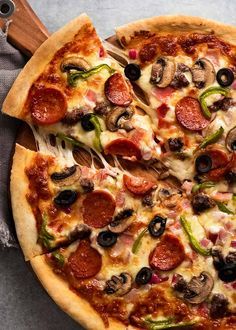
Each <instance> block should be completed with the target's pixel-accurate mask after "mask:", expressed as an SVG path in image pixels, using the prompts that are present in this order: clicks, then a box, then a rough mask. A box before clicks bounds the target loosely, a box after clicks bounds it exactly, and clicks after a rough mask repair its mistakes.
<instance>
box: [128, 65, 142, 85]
mask: <svg viewBox="0 0 236 330" xmlns="http://www.w3.org/2000/svg"><path fill="white" fill-rule="evenodd" d="M125 75H126V77H127V78H128V79H129V80H131V81H135V80H138V79H139V78H140V76H141V70H140V67H139V65H138V64H134V63H130V64H127V65H126V67H125Z"/></svg>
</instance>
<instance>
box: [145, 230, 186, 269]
mask: <svg viewBox="0 0 236 330" xmlns="http://www.w3.org/2000/svg"><path fill="white" fill-rule="evenodd" d="M184 258H185V252H184V246H183V244H182V243H181V241H180V240H179V239H178V237H176V236H174V235H172V234H165V235H164V236H163V237H162V239H161V241H160V242H159V243H157V245H156V247H155V249H154V250H153V251H152V252H151V253H150V255H149V264H150V267H151V268H153V269H156V270H162V271H167V270H172V269H174V268H176V267H178V266H179V265H180V264H181V263H182V262H183V261H184Z"/></svg>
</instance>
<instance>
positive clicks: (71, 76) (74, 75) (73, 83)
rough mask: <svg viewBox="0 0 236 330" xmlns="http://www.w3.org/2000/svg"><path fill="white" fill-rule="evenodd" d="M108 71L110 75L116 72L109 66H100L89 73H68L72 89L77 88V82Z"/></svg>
mask: <svg viewBox="0 0 236 330" xmlns="http://www.w3.org/2000/svg"><path fill="white" fill-rule="evenodd" d="M104 69H106V70H107V71H108V72H109V73H110V74H112V73H114V72H115V70H114V69H112V68H111V67H110V66H109V65H108V64H99V65H97V66H95V67H94V68H92V69H90V70H88V71H79V72H69V73H68V77H67V79H68V84H69V85H70V86H72V87H75V86H76V83H77V80H79V79H87V78H88V77H90V76H92V75H93V74H96V73H99V72H100V71H102V70H104Z"/></svg>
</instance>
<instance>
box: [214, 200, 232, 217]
mask: <svg viewBox="0 0 236 330" xmlns="http://www.w3.org/2000/svg"><path fill="white" fill-rule="evenodd" d="M215 202H216V205H217V206H218V209H219V210H220V211H221V212H224V213H227V214H234V212H233V211H232V210H230V209H228V207H227V206H226V205H225V204H224V203H221V202H217V201H215Z"/></svg>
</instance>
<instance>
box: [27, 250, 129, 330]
mask: <svg viewBox="0 0 236 330" xmlns="http://www.w3.org/2000/svg"><path fill="white" fill-rule="evenodd" d="M30 263H31V266H32V268H33V270H34V272H35V274H36V275H37V277H38V279H39V280H40V282H41V283H42V285H43V286H44V288H45V289H46V291H47V293H48V294H49V295H50V296H51V297H52V299H53V300H54V301H55V302H56V303H57V305H58V306H60V308H61V309H62V310H63V311H64V312H66V313H67V314H69V315H70V316H71V317H72V318H73V319H74V320H75V321H77V322H78V323H80V324H81V325H82V326H84V327H85V328H86V329H89V330H94V329H99V330H109V329H110V330H114V329H115V330H125V329H127V327H126V326H125V325H124V324H122V323H121V322H118V321H115V320H113V319H109V327H108V328H106V327H105V325H104V323H103V321H102V319H101V317H100V316H99V314H98V313H97V312H96V311H95V310H94V309H93V308H92V307H91V306H90V304H89V303H88V301H86V300H85V299H83V298H81V297H79V296H78V295H77V294H75V293H74V292H73V291H72V290H70V289H69V286H68V283H67V282H66V281H65V280H64V279H63V278H61V277H60V276H59V275H56V274H55V273H54V272H53V270H52V268H51V267H50V266H49V265H48V264H47V262H46V261H45V257H44V256H37V257H35V258H33V259H31V260H30ZM129 329H130V330H132V329H135V328H134V327H132V326H129Z"/></svg>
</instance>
